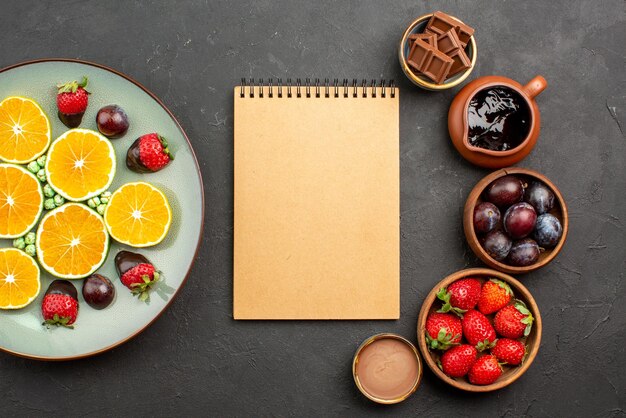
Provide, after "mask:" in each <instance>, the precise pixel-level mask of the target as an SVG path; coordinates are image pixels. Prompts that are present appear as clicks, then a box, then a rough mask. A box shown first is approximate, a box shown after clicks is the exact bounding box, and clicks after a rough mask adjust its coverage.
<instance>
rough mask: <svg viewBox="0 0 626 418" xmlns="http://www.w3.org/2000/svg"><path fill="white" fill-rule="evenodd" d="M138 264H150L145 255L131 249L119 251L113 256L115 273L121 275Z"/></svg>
mask: <svg viewBox="0 0 626 418" xmlns="http://www.w3.org/2000/svg"><path fill="white" fill-rule="evenodd" d="M139 264H152V263H150V261H148V259H147V258H146V257H144V256H143V255H141V254H137V253H133V252H131V251H124V250H122V251H120V252H119V253H117V255H116V256H115V269H116V270H117V274H118V275H119V276H120V277H122V276H123V275H124V273H126V272H127V271H128V270H130V269H132V268H133V267H135V266H138V265H139Z"/></svg>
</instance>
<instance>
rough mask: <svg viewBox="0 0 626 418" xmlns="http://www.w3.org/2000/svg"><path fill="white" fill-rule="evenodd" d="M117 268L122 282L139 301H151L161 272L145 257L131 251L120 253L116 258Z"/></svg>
mask: <svg viewBox="0 0 626 418" xmlns="http://www.w3.org/2000/svg"><path fill="white" fill-rule="evenodd" d="M115 268H116V270H117V274H118V275H119V276H120V281H121V282H122V284H123V285H124V286H126V287H127V288H129V289H130V291H131V293H132V294H133V295H135V296H138V297H139V300H142V301H148V300H149V299H150V293H149V292H150V289H151V288H152V286H154V284H155V283H156V282H158V281H159V272H158V271H157V270H156V269H155V268H154V266H153V265H152V263H151V262H150V261H149V260H148V259H147V258H146V257H144V256H143V255H141V254H137V253H133V252H131V251H120V252H119V253H117V255H116V256H115Z"/></svg>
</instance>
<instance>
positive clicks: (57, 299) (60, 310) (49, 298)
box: [41, 280, 78, 328]
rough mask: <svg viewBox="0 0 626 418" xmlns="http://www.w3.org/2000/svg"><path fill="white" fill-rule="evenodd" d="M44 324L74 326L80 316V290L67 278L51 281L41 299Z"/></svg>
mask: <svg viewBox="0 0 626 418" xmlns="http://www.w3.org/2000/svg"><path fill="white" fill-rule="evenodd" d="M41 313H42V315H43V324H42V325H46V326H48V327H50V326H51V325H56V326H62V327H66V328H74V326H73V325H72V324H74V322H76V317H77V316H78V292H77V291H76V288H75V287H74V285H73V284H72V283H70V282H69V281H67V280H55V281H53V282H52V283H50V286H49V287H48V290H46V294H45V295H44V297H43V300H42V301H41Z"/></svg>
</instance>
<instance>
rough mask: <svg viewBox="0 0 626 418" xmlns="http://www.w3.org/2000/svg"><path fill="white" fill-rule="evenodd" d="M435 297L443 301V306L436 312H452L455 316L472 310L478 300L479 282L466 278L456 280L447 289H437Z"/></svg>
mask: <svg viewBox="0 0 626 418" xmlns="http://www.w3.org/2000/svg"><path fill="white" fill-rule="evenodd" d="M437 297H438V298H439V299H440V300H441V301H443V303H444V304H443V306H442V307H441V309H439V310H438V311H437V312H448V311H452V312H454V313H456V314H461V313H464V312H467V310H468V309H474V307H476V304H477V303H478V299H479V298H480V281H478V280H477V279H474V278H471V277H468V278H465V279H461V280H457V281H456V282H454V283H452V284H451V285H450V286H448V288H447V289H444V288H441V289H439V293H437Z"/></svg>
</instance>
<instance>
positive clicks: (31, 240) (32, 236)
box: [24, 232, 37, 245]
mask: <svg viewBox="0 0 626 418" xmlns="http://www.w3.org/2000/svg"><path fill="white" fill-rule="evenodd" d="M36 237H37V235H35V233H34V232H29V233H28V234H26V235H25V236H24V242H25V243H26V245H31V244H34V243H35V238H36Z"/></svg>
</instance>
